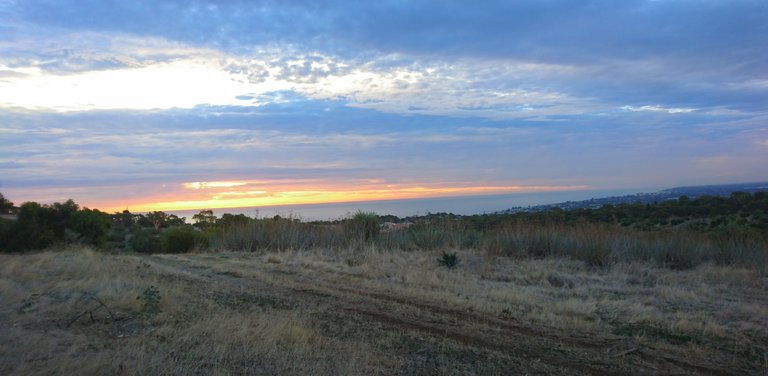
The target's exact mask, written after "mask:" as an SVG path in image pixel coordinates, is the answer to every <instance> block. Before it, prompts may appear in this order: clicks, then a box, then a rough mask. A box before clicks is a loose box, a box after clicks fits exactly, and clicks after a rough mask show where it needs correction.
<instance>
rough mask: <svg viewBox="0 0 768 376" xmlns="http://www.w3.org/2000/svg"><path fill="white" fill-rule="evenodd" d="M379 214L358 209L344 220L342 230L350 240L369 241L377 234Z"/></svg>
mask: <svg viewBox="0 0 768 376" xmlns="http://www.w3.org/2000/svg"><path fill="white" fill-rule="evenodd" d="M379 225H380V223H379V216H378V215H376V213H366V212H363V211H358V212H357V213H355V215H353V216H352V218H349V219H347V220H346V221H345V222H344V231H345V233H346V234H347V236H348V238H349V239H350V240H351V241H352V242H356V243H369V242H373V241H375V240H376V239H377V238H378V236H379Z"/></svg>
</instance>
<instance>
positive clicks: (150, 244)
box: [126, 226, 160, 253]
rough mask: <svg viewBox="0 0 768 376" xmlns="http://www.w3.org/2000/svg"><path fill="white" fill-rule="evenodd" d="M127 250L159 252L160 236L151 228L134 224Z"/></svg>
mask: <svg viewBox="0 0 768 376" xmlns="http://www.w3.org/2000/svg"><path fill="white" fill-rule="evenodd" d="M127 243H128V244H127V247H126V248H127V250H129V251H133V252H141V253H157V252H160V237H159V236H158V235H157V234H156V233H155V231H154V230H153V229H151V228H142V227H138V226H136V228H135V229H133V231H132V232H131V234H130V236H129V239H128V242H127Z"/></svg>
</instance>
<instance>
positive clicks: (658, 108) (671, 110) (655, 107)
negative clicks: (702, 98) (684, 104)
mask: <svg viewBox="0 0 768 376" xmlns="http://www.w3.org/2000/svg"><path fill="white" fill-rule="evenodd" d="M621 109H622V110H624V111H632V112H638V111H650V112H664V113H667V114H687V113H689V112H693V111H696V109H695V108H664V107H662V106H659V105H651V106H649V105H645V106H639V107H635V106H622V107H621Z"/></svg>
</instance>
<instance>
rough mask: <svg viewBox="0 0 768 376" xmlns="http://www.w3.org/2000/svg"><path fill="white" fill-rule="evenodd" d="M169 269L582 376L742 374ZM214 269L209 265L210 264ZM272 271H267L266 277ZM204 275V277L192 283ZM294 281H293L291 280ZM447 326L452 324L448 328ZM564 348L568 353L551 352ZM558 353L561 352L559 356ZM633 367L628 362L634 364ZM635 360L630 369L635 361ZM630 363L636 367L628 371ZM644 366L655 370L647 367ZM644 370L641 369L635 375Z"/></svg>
mask: <svg viewBox="0 0 768 376" xmlns="http://www.w3.org/2000/svg"><path fill="white" fill-rule="evenodd" d="M152 260H153V261H159V263H160V264H162V265H163V266H165V267H167V268H173V269H176V270H178V271H179V272H178V273H177V276H179V277H182V276H183V277H182V279H186V280H188V281H189V282H192V283H195V284H199V283H203V282H205V281H206V280H210V279H211V278H214V277H215V278H216V279H217V282H224V281H228V284H229V285H231V287H232V290H233V291H236V290H240V291H242V290H249V291H259V294H260V296H265V295H266V296H269V297H271V298H274V299H280V300H291V301H294V300H298V301H297V302H295V303H296V304H307V303H313V304H316V305H325V306H329V307H333V308H334V310H335V311H336V312H338V313H339V314H340V315H342V316H343V315H349V314H356V315H361V316H364V317H366V318H368V319H370V320H373V321H376V322H379V323H381V324H384V325H386V326H389V327H392V328H398V329H401V330H404V331H416V332H419V333H424V334H427V335H429V336H431V337H435V338H442V339H448V340H451V341H453V342H455V343H458V344H461V345H464V346H470V347H474V348H478V349H484V350H487V351H495V352H500V353H503V354H506V355H509V356H512V357H514V358H520V359H528V360H540V361H542V362H544V363H546V364H548V365H550V366H554V367H558V368H562V369H568V370H571V371H575V372H578V373H582V374H600V375H625V374H628V372H629V373H632V374H641V373H646V374H655V373H658V372H659V371H660V370H661V372H663V373H690V372H693V373H704V374H713V375H723V376H725V375H738V374H741V373H740V372H732V371H728V370H723V369H719V368H714V367H707V366H703V365H696V364H691V363H688V362H686V361H683V360H679V359H676V358H674V357H672V356H670V355H668V354H666V355H665V354H661V352H660V351H657V350H656V349H653V348H643V349H641V350H639V351H637V352H633V353H632V354H629V355H627V356H622V357H621V359H618V358H615V357H613V356H610V354H608V352H607V350H606V349H610V348H615V347H618V346H619V345H620V344H621V343H623V341H626V339H625V338H622V337H619V336H613V337H605V336H603V337H596V338H583V337H582V338H573V337H568V336H567V334H559V333H554V332H545V331H542V330H537V329H534V328H531V327H526V326H523V325H522V324H517V323H514V322H511V321H509V320H503V319H500V318H498V317H494V316H491V315H483V314H480V313H476V312H469V311H463V310H456V309H451V308H447V307H442V306H437V305H433V304H429V303H425V302H420V301H414V300H413V299H407V298H405V297H400V296H393V295H389V294H384V293H378V292H369V291H361V290H356V289H352V288H347V287H342V286H337V285H331V284H329V283H325V282H320V281H316V280H309V279H307V278H305V277H302V276H299V275H291V274H285V273H279V275H280V276H279V278H280V279H283V281H282V282H290V283H288V284H286V285H278V284H277V283H275V282H276V280H275V279H274V278H269V276H267V275H259V274H258V273H254V274H253V275H248V276H247V277H242V276H240V277H237V276H233V275H231V274H228V273H221V272H217V271H216V270H214V269H213V268H212V267H211V266H210V265H203V264H201V263H199V262H195V261H196V260H191V259H179V258H178V257H177V258H176V259H170V258H167V257H153V258H152ZM208 262H210V261H208ZM267 272H270V271H267ZM189 274H192V275H193V276H199V278H191V276H190V275H189ZM287 279H289V281H286V280H287ZM448 323H450V324H448ZM555 344H559V345H562V344H567V345H569V347H566V348H563V347H562V346H560V347H558V346H554V345H555ZM555 347H558V349H557V350H558V351H555ZM633 359H634V360H635V361H631V360H633ZM630 361H631V362H630ZM628 363H633V364H634V367H632V368H630V369H627V366H630V365H629V364H628ZM641 364H644V365H646V366H648V365H650V367H643V366H642V365H641ZM637 367H640V368H637Z"/></svg>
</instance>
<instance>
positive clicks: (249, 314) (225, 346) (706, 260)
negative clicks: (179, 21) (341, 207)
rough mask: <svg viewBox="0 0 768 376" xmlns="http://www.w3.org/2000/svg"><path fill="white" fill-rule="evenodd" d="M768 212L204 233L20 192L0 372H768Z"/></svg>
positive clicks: (615, 211)
mask: <svg viewBox="0 0 768 376" xmlns="http://www.w3.org/2000/svg"><path fill="white" fill-rule="evenodd" d="M9 207H10V206H9V205H6V208H5V209H4V210H8V209H9ZM765 213H768V198H767V197H766V195H765V194H764V193H757V194H754V195H749V194H738V193H737V194H734V195H732V196H731V197H726V198H720V197H702V198H699V199H696V200H688V199H685V198H683V199H681V200H675V201H669V202H664V203H659V204H656V205H623V206H616V207H603V208H601V209H591V210H579V211H568V212H565V211H559V210H553V211H550V212H541V213H519V214H507V215H485V216H465V217H460V216H454V215H450V214H433V215H428V216H424V217H418V218H395V217H392V216H383V217H379V216H377V215H376V214H373V213H362V212H360V213H354V214H351V215H350V216H349V217H348V218H346V219H343V220H338V221H331V222H303V221H300V220H298V219H296V218H280V217H274V218H248V217H246V216H243V215H231V214H224V215H222V216H221V217H220V218H217V217H215V216H214V215H213V213H212V212H210V211H201V212H200V213H199V214H197V215H195V217H194V218H193V220H194V222H195V225H188V224H186V223H185V220H184V219H183V218H178V217H175V216H171V215H167V214H165V213H161V212H155V213H147V214H132V213H128V212H123V213H116V214H113V215H110V214H106V213H101V212H99V211H97V210H90V209H85V208H80V207H78V206H77V205H76V204H74V203H73V202H66V203H64V204H53V205H39V204H34V203H25V204H22V205H21V206H20V208H19V210H18V218H17V219H16V220H15V221H12V220H3V221H0V247H2V249H3V250H5V251H7V252H10V253H7V254H0V300H2V301H3V302H4V304H3V305H2V308H0V322H1V323H2V324H0V325H2V326H0V374H51V373H60V374H72V373H78V374H83V373H86V374H87V373H98V374H104V373H116V374H210V373H212V374H524V373H528V374H721V375H730V374H732V375H743V374H764V373H765V372H768V329H767V328H768V272H767V268H766V263H767V261H768V239H766V235H765V233H766V228H768V221H767V220H766V215H765ZM384 222H391V223H397V224H398V225H397V226H392V225H388V226H383V223H384ZM94 224H96V225H94ZM41 248H45V249H46V250H44V251H40V249H41Z"/></svg>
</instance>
